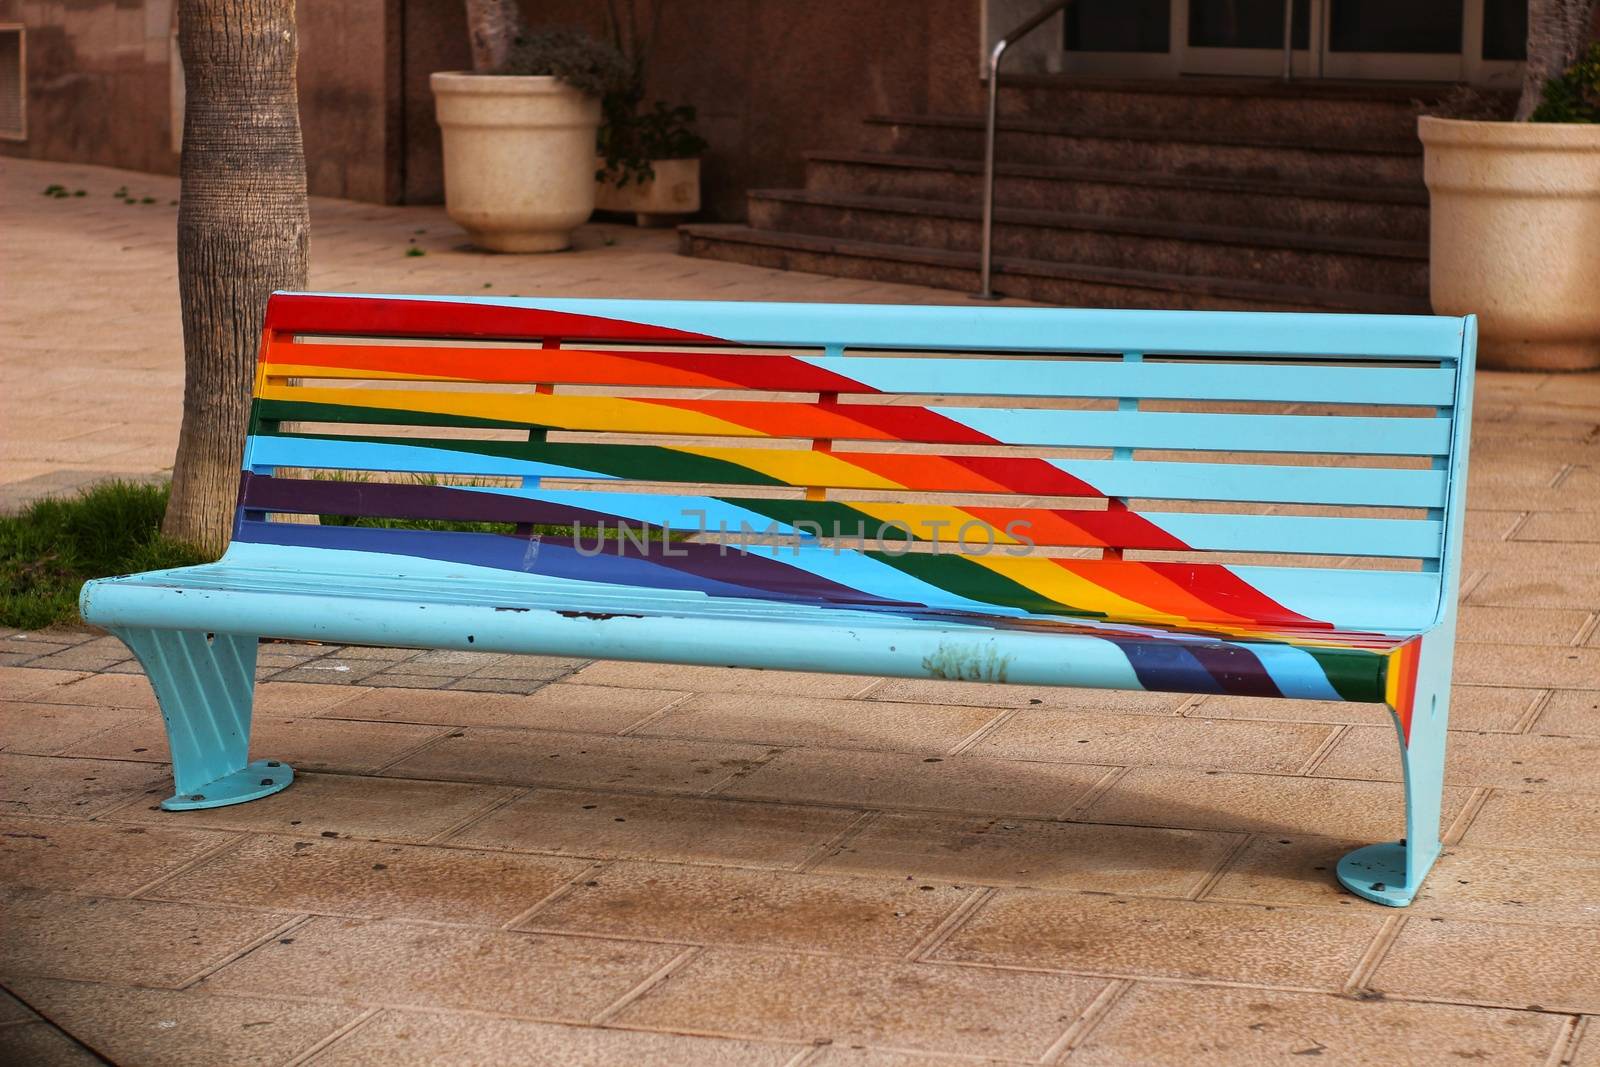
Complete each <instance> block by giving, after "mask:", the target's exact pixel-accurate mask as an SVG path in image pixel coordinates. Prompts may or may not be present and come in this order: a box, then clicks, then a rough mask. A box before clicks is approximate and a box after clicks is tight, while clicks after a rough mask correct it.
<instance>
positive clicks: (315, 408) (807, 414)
mask: <svg viewBox="0 0 1600 1067" xmlns="http://www.w3.org/2000/svg"><path fill="white" fill-rule="evenodd" d="M258 395H259V396H261V397H262V398H263V404H262V409H261V417H262V418H266V419H289V420H296V421H302V422H360V423H368V424H380V425H381V424H390V425H404V424H416V425H435V426H437V425H457V426H503V427H508V428H511V427H519V428H528V429H561V430H578V431H603V432H613V433H619V432H620V433H647V434H650V433H655V434H671V435H679V436H716V437H783V438H795V439H806V438H819V437H820V438H828V439H831V440H836V441H902V442H915V443H923V444H1011V445H1033V446H1039V447H1088V448H1097V447H1117V448H1156V449H1184V450H1203V451H1219V452H1294V453H1315V454H1341V455H1342V454H1351V455H1398V456H1437V455H1445V454H1447V453H1448V452H1449V449H1450V420H1448V419H1443V418H1381V417H1367V416H1336V415H1231V414H1212V413H1198V412H1166V411H1084V410H1054V409H1052V410H1039V409H1026V408H977V407H950V406H937V407H926V408H922V407H912V406H896V405H876V404H875V405H867V404H832V403H820V402H819V403H796V402H786V401H773V402H762V401H750V400H687V399H682V400H680V399H667V398H657V399H650V400H642V399H638V400H635V399H621V398H617V397H605V396H552V395H541V394H533V393H479V392H467V391H460V392H441V391H430V390H420V389H419V390H401V389H333V388H317V387H305V388H301V387H293V386H289V385H280V384H272V383H268V384H266V385H264V386H263V387H262V388H261V389H260V390H259V394H258Z"/></svg>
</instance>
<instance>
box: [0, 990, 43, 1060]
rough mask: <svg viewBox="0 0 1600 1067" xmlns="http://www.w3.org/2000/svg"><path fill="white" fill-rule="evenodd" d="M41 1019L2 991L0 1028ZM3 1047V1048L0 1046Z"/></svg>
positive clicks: (0, 998) (0, 996) (0, 992)
mask: <svg viewBox="0 0 1600 1067" xmlns="http://www.w3.org/2000/svg"><path fill="white" fill-rule="evenodd" d="M37 1018H39V1016H37V1015H36V1014H34V1013H33V1012H32V1011H31V1010H29V1008H28V1006H27V1005H25V1004H23V1003H22V1001H20V1000H18V999H17V998H16V997H14V996H12V995H11V994H10V993H7V992H6V991H5V990H3V989H0V1026H10V1025H11V1024H12V1023H25V1022H32V1021H34V1020H35V1019H37ZM0 1047H3V1046H0Z"/></svg>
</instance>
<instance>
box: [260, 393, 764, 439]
mask: <svg viewBox="0 0 1600 1067" xmlns="http://www.w3.org/2000/svg"><path fill="white" fill-rule="evenodd" d="M258 395H259V396H261V397H262V398H264V399H267V400H288V401H300V402H302V403H310V404H344V405H349V406H352V407H364V408H392V409H397V410H401V411H416V412H427V413H430V414H435V415H455V416H459V417H462V418H474V419H495V420H497V421H500V422H518V423H524V424H528V425H540V426H554V427H558V428H560V429H563V430H607V431H627V432H633V433H673V434H695V435H699V434H704V435H715V436H726V437H763V436H765V435H764V434H762V433H761V432H760V431H757V430H752V429H750V428H749V427H746V426H740V425H739V424H737V423H733V422H729V421H727V420H726V419H719V418H717V417H715V416H713V415H705V414H702V413H700V412H697V411H686V410H684V409H683V408H678V407H669V406H664V405H661V404H652V403H650V402H649V401H646V400H624V399H621V398H619V397H611V396H550V395H546V394H543V393H467V392H460V393H443V392H428V391H425V390H420V389H316V388H304V387H290V386H289V385H287V384H279V383H274V382H267V383H266V384H264V385H262V386H261V387H260V389H259V391H258ZM313 421H314V420H313Z"/></svg>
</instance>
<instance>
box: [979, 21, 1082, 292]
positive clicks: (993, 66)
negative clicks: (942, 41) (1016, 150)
mask: <svg viewBox="0 0 1600 1067" xmlns="http://www.w3.org/2000/svg"><path fill="white" fill-rule="evenodd" d="M1071 3H1072V0H1054V2H1053V3H1050V4H1046V5H1045V6H1044V7H1043V8H1040V9H1039V11H1037V12H1036V13H1035V14H1034V15H1033V17H1032V18H1030V19H1028V21H1026V22H1024V23H1023V24H1022V25H1020V26H1018V27H1017V28H1016V29H1014V30H1012V31H1011V32H1010V33H1008V34H1006V35H1005V36H1004V37H1002V38H1000V40H998V41H996V42H995V45H994V49H993V50H992V51H991V52H990V53H989V120H988V124H987V125H986V126H985V127H984V134H983V251H982V253H981V256H982V262H981V266H980V269H979V277H978V287H979V288H978V292H977V293H975V294H974V295H975V296H976V297H977V299H979V300H997V299H999V297H998V296H997V295H996V294H995V291H994V288H993V286H992V285H991V284H990V283H991V276H992V274H993V269H992V268H993V263H994V134H995V123H996V120H997V119H998V117H999V114H1000V60H1001V59H1002V58H1004V56H1005V54H1006V49H1007V48H1010V47H1011V46H1012V45H1013V44H1015V43H1016V42H1018V41H1020V40H1022V38H1024V37H1026V36H1027V35H1028V34H1030V33H1032V32H1033V31H1034V30H1036V29H1038V28H1039V27H1040V26H1041V25H1042V24H1044V22H1045V21H1047V20H1048V19H1050V18H1051V17H1052V16H1054V15H1056V14H1058V13H1059V12H1061V11H1064V10H1066V8H1067V6H1068V5H1070V4H1071Z"/></svg>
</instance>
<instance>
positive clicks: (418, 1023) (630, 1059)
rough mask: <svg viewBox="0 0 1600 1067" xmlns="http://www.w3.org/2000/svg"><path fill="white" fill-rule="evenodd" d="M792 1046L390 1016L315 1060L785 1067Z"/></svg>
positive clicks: (404, 1064) (519, 1066)
mask: <svg viewBox="0 0 1600 1067" xmlns="http://www.w3.org/2000/svg"><path fill="white" fill-rule="evenodd" d="M795 1051H796V1050H795V1049H794V1048H793V1047H792V1046H784V1045H770V1044H758V1043H756V1042H753V1041H728V1040H720V1039H717V1038H709V1037H689V1036H686V1035H683V1034H652V1033H642V1032H638V1031H631V1030H602V1029H596V1028H593V1027H577V1026H562V1025H560V1024H559V1023H534V1022H523V1021H521V1020H517V1019H488V1018H474V1017H470V1016H459V1015H455V1016H452V1015H421V1014H415V1013H407V1012H399V1011H385V1012H382V1013H381V1014H379V1015H378V1016H377V1017H376V1018H374V1019H373V1020H372V1021H371V1022H369V1023H366V1024H365V1025H363V1026H361V1027H359V1028H357V1029H356V1030H355V1031H354V1032H352V1033H351V1034H349V1035H348V1036H346V1037H342V1038H340V1039H339V1040H338V1041H337V1042H335V1043H334V1044H333V1045H332V1046H331V1047H330V1048H328V1049H327V1050H326V1051H325V1052H323V1053H322V1054H320V1055H319V1056H318V1057H317V1059H316V1062H317V1063H318V1064H319V1065H322V1067H334V1065H347V1067H367V1065H369V1064H375V1063H382V1064H386V1065H388V1067H435V1065H437V1064H441V1063H493V1064H497V1065H501V1067H546V1065H550V1064H561V1065H562V1067H638V1065H640V1064H649V1065H651V1067H745V1065H749V1067H782V1065H783V1064H786V1063H788V1062H789V1061H790V1060H791V1059H792V1058H793V1057H794V1055H795Z"/></svg>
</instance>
